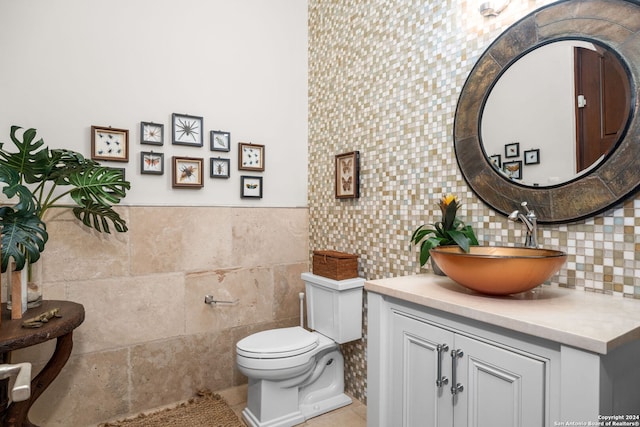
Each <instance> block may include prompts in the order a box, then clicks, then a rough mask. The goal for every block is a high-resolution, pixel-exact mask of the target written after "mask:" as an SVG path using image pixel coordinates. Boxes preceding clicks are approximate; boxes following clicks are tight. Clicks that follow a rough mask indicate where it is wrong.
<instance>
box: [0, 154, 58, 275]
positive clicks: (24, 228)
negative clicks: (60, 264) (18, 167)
mask: <svg viewBox="0 0 640 427" xmlns="http://www.w3.org/2000/svg"><path fill="white" fill-rule="evenodd" d="M0 182H4V183H5V186H4V187H3V188H2V192H3V193H4V195H5V196H6V197H7V198H8V199H9V200H15V199H16V198H17V203H16V204H15V205H13V206H2V207H0V218H1V221H0V225H1V226H2V271H6V269H7V266H8V265H9V260H10V258H13V260H14V261H15V263H16V267H15V268H16V270H22V269H23V268H24V266H25V264H26V263H27V262H36V261H37V260H38V259H40V252H42V251H43V250H44V244H45V243H46V242H47V239H48V238H49V235H48V234H47V228H46V226H45V223H44V222H42V220H41V219H40V218H39V217H38V209H37V208H38V206H37V204H36V203H35V200H34V198H33V195H32V194H31V191H30V190H29V189H28V188H27V187H25V186H24V185H22V184H20V175H19V174H18V173H17V172H16V171H15V170H13V169H11V168H9V167H7V166H6V165H4V164H0Z"/></svg>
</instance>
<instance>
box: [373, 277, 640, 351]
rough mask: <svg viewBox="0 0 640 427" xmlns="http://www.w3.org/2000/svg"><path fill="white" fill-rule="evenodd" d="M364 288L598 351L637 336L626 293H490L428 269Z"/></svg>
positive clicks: (545, 289)
mask: <svg viewBox="0 0 640 427" xmlns="http://www.w3.org/2000/svg"><path fill="white" fill-rule="evenodd" d="M365 289H366V290H367V291H369V292H376V293H379V294H382V295H388V296H391V297H395V298H398V299H401V300H405V301H409V302H413V303H416V304H419V305H422V306H425V307H430V308H434V309H438V310H442V311H446V312H448V313H452V314H456V315H459V316H463V317H466V318H469V319H473V320H478V321H482V322H485V323H489V324H491V325H496V326H501V327H504V328H507V329H511V330H514V331H518V332H522V333H525V334H529V335H533V336H536V337H541V338H545V339H548V340H551V341H556V342H560V343H563V344H567V345H570V346H573V347H577V348H580V349H583V350H588V351H592V352H595V353H600V354H607V353H608V352H610V351H611V350H613V349H614V348H616V347H618V346H620V345H622V344H624V343H627V342H630V341H634V340H637V339H640V301H639V300H634V299H631V298H622V297H618V296H611V295H602V294H597V293H593V292H584V291H580V290H573V289H565V288H560V287H555V286H546V285H545V286H539V287H537V288H535V289H534V290H533V291H529V292H523V293H520V294H515V295H509V296H504V297H501V296H497V297H496V296H489V295H482V294H478V293H476V292H474V291H471V290H468V289H466V288H464V287H462V286H460V285H458V284H457V283H455V282H454V281H452V280H451V279H449V278H448V277H442V276H436V275H433V274H430V273H429V274H418V275H414V276H403V277H395V278H389V279H379V280H369V281H367V282H365Z"/></svg>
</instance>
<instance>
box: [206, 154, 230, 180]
mask: <svg viewBox="0 0 640 427" xmlns="http://www.w3.org/2000/svg"><path fill="white" fill-rule="evenodd" d="M210 176H211V178H229V177H230V176H231V161H230V160H229V159H223V158H221V157H211V159H210Z"/></svg>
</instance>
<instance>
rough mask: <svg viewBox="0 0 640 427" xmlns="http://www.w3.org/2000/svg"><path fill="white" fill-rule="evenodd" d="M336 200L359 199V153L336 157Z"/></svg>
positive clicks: (352, 152)
mask: <svg viewBox="0 0 640 427" xmlns="http://www.w3.org/2000/svg"><path fill="white" fill-rule="evenodd" d="M335 176H336V199H354V198H356V199H357V198H358V197H360V152H359V151H351V152H349V153H344V154H338V155H337V156H336V174H335Z"/></svg>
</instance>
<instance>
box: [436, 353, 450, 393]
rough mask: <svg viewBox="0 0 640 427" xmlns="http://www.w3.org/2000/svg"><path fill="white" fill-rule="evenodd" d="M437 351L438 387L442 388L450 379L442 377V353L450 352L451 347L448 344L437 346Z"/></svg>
mask: <svg viewBox="0 0 640 427" xmlns="http://www.w3.org/2000/svg"><path fill="white" fill-rule="evenodd" d="M436 351H437V352H438V378H437V379H436V386H438V388H440V387H442V386H443V385H447V384H448V383H449V379H447V377H445V376H443V375H442V353H443V352H444V353H446V352H447V351H449V346H448V345H446V344H438V345H437V346H436Z"/></svg>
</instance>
